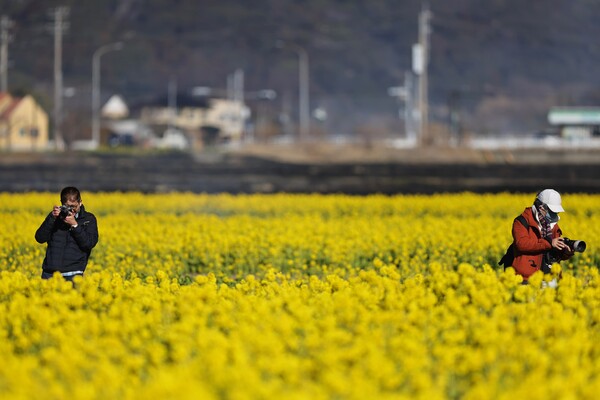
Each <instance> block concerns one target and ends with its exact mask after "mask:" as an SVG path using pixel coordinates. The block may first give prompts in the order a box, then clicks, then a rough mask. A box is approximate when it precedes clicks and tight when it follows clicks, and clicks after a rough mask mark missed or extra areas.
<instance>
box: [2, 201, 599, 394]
mask: <svg viewBox="0 0 600 400" xmlns="http://www.w3.org/2000/svg"><path fill="white" fill-rule="evenodd" d="M533 197H534V194H529V195H514V194H498V195H492V194H488V195H478V194H472V193H463V194H452V195H451V194H447V195H433V196H408V195H407V196H375V195H374V196H366V197H353V196H344V195H329V196H323V195H290V194H278V195H238V196H233V195H199V194H191V193H173V194H153V195H144V194H141V193H85V192H84V193H83V202H84V204H85V206H86V209H87V210H88V211H90V212H93V213H94V214H95V215H96V216H97V218H98V224H99V233H100V242H99V244H98V246H97V247H96V248H95V249H94V251H93V253H92V258H91V260H90V263H89V265H88V269H87V271H86V276H85V277H84V278H83V279H79V278H78V279H77V285H76V287H75V288H73V287H72V286H71V284H69V283H67V282H64V281H63V280H62V279H60V278H59V279H51V280H48V281H43V280H41V279H40V274H41V262H42V260H43V257H44V251H45V245H40V244H38V243H36V242H35V240H34V237H33V236H34V233H35V230H36V229H37V228H38V226H39V224H40V223H41V222H42V220H43V218H44V217H45V216H46V215H47V213H48V212H49V211H50V210H51V208H52V205H53V204H55V203H56V202H57V198H58V195H57V194H54V193H26V194H8V193H0V355H1V356H2V362H1V363H0V396H1V397H2V398H8V399H38V398H44V399H65V398H73V399H107V398H110V399H129V398H131V399H145V398H148V399H150V398H151V399H157V398H158V399H162V398H183V399H185V398H190V399H197V398H203V399H204V398H206V399H274V398H289V399H304V398H310V399H331V398H338V399H367V398H368V399H371V398H377V399H388V398H389V399H415V398H417V399H418V398H427V399H428V400H432V399H457V398H461V399H482V398H494V399H511V400H513V399H516V398H528V399H538V398H539V399H542V398H543V399H548V398H551V399H563V398H565V399H567V398H573V399H592V398H596V397H597V393H598V392H599V391H600V362H598V361H600V274H599V273H598V266H599V265H600V253H599V252H598V250H597V245H596V244H597V243H598V242H599V241H600V196H599V195H585V194H565V195H564V196H563V205H564V207H565V209H566V210H567V212H566V213H564V214H562V215H561V218H562V219H561V221H560V225H561V227H562V229H563V232H564V234H565V235H566V236H568V237H570V238H571V239H582V240H585V241H586V242H587V244H588V248H587V250H586V252H584V253H582V254H577V255H576V256H575V257H574V258H573V259H571V260H570V261H568V262H563V263H562V264H561V265H560V266H559V265H556V266H555V268H553V270H555V271H558V270H562V279H561V280H560V283H559V286H558V288H557V289H551V288H542V286H543V285H542V280H543V279H545V278H548V277H544V276H542V275H534V276H533V277H532V279H531V284H530V285H527V286H523V285H521V284H520V279H519V278H518V277H516V276H515V275H514V273H513V272H512V270H508V271H506V272H504V271H502V270H499V269H498V268H497V267H498V266H497V261H498V259H499V258H500V257H501V256H502V254H503V253H504V251H505V249H506V247H507V246H508V244H509V243H510V241H511V237H510V228H511V223H512V220H513V218H514V217H515V216H516V215H518V214H519V213H520V212H522V211H523V209H524V208H525V207H527V206H529V205H530V204H531V203H532V201H533Z"/></svg>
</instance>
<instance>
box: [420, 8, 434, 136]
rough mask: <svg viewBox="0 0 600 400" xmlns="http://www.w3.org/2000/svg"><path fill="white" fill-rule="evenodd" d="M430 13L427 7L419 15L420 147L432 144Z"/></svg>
mask: <svg viewBox="0 0 600 400" xmlns="http://www.w3.org/2000/svg"><path fill="white" fill-rule="evenodd" d="M430 20H431V11H429V7H428V6H427V5H425V6H423V9H422V10H421V12H420V13H419V48H420V56H421V62H420V64H421V72H420V76H419V115H420V118H419V123H420V129H419V131H420V141H421V144H422V145H425V146H428V145H431V144H432V143H433V140H432V138H431V137H430V135H429V124H428V122H429V114H428V111H429V110H428V106H429V96H428V91H429V88H428V85H429V82H428V70H427V69H428V65H429V35H430V33H431V28H430V26H429V21H430Z"/></svg>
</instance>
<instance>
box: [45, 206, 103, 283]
mask: <svg viewBox="0 0 600 400" xmlns="http://www.w3.org/2000/svg"><path fill="white" fill-rule="evenodd" d="M76 219H77V228H75V229H71V226H70V225H69V224H67V223H66V222H64V221H63V220H62V219H60V218H56V219H55V218H54V217H53V216H52V213H50V214H48V216H47V217H46V219H45V220H44V222H42V225H40V227H39V228H38V230H37V231H36V232H35V240H37V242H38V243H48V248H47V249H46V257H45V258H44V263H43V264H42V268H43V270H44V272H49V273H53V272H54V271H60V272H68V271H85V267H86V266H87V262H88V258H89V257H90V253H91V251H92V248H94V246H96V243H98V223H97V222H96V217H95V216H94V214H92V213H89V212H86V211H85V207H83V205H82V206H81V207H80V209H79V214H78V216H77V218H76Z"/></svg>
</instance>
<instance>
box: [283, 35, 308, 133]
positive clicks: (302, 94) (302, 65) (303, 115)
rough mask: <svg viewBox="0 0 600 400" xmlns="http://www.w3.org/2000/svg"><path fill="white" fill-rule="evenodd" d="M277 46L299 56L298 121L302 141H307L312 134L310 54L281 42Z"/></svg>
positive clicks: (295, 46) (301, 48)
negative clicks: (309, 91) (286, 48)
mask: <svg viewBox="0 0 600 400" xmlns="http://www.w3.org/2000/svg"><path fill="white" fill-rule="evenodd" d="M275 46H276V47H277V48H280V49H282V48H284V47H289V48H290V49H292V50H294V51H295V52H296V54H298V86H299V87H298V114H299V115H298V119H299V122H300V140H301V141H302V140H306V139H308V135H309V134H310V111H309V93H308V87H309V83H308V80H309V77H308V53H307V52H306V50H305V49H304V48H303V47H300V46H297V45H295V44H288V43H286V42H283V41H281V40H279V41H277V43H276V44H275Z"/></svg>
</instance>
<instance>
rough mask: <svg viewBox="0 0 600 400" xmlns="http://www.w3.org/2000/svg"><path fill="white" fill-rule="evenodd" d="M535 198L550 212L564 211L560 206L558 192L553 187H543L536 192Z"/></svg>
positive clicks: (560, 201)
mask: <svg viewBox="0 0 600 400" xmlns="http://www.w3.org/2000/svg"><path fill="white" fill-rule="evenodd" d="M537 199H538V200H539V201H541V202H542V203H544V204H546V205H547V206H548V208H549V209H550V210H552V212H555V213H558V212H563V211H565V209H564V208H562V200H561V199H560V194H559V193H558V192H557V191H556V190H554V189H544V190H542V191H541V192H539V193H538V195H537Z"/></svg>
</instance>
